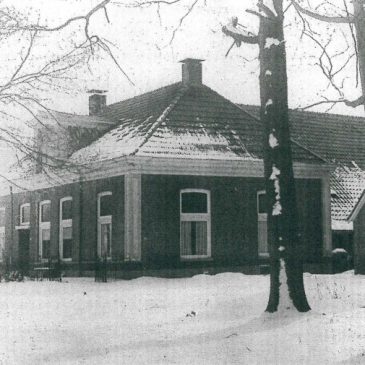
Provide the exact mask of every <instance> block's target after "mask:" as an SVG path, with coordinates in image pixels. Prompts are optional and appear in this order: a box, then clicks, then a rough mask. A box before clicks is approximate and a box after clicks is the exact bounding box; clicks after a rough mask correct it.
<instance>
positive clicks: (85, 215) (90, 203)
mask: <svg viewBox="0 0 365 365" xmlns="http://www.w3.org/2000/svg"><path fill="white" fill-rule="evenodd" d="M81 191H82V194H81ZM102 191H111V192H112V194H113V207H112V209H113V217H112V227H113V229H112V245H113V247H112V250H113V259H115V260H121V259H123V251H124V177H123V176H120V177H115V178H110V179H102V180H96V181H91V182H83V183H82V186H81V187H80V184H79V183H75V184H70V185H64V186H59V187H54V188H50V189H44V190H39V191H33V192H26V193H17V194H13V218H12V219H13V229H11V226H12V225H11V214H10V211H11V209H10V196H8V197H6V198H2V199H1V200H0V205H1V206H4V205H5V207H6V217H7V218H6V219H7V221H6V229H5V234H6V243H7V246H8V247H11V250H12V257H13V260H14V262H15V263H16V262H17V261H18V259H19V231H18V230H16V229H15V226H18V225H19V224H20V216H19V215H20V211H19V208H20V205H21V204H24V203H30V211H31V215H30V242H29V260H30V262H31V263H32V264H34V263H37V262H39V257H38V245H39V243H38V241H39V224H38V222H39V216H38V214H39V203H40V202H41V201H43V200H50V201H51V256H52V257H53V258H57V256H58V250H59V242H58V241H59V209H60V199H61V198H64V197H67V196H71V197H72V199H73V221H72V227H73V250H72V263H71V264H70V265H72V264H78V263H79V260H80V259H81V260H82V261H94V259H95V254H96V245H97V243H96V242H97V194H98V193H100V192H102ZM81 202H82V208H81V209H82V219H81V218H80V203H81ZM80 227H81V229H80ZM11 242H13V244H10V243H11ZM80 242H81V244H80ZM80 255H81V257H80Z"/></svg>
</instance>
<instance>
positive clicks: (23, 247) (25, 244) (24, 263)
mask: <svg viewBox="0 0 365 365" xmlns="http://www.w3.org/2000/svg"><path fill="white" fill-rule="evenodd" d="M18 232H19V271H20V272H21V273H22V274H23V275H27V274H28V271H29V229H20V230H19V231H18Z"/></svg>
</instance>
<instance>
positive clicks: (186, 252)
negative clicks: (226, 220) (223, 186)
mask: <svg viewBox="0 0 365 365" xmlns="http://www.w3.org/2000/svg"><path fill="white" fill-rule="evenodd" d="M180 256H181V258H185V259H189V258H206V257H210V256H211V243H210V193H209V191H207V190H199V189H184V190H181V192H180Z"/></svg>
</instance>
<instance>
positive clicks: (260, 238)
mask: <svg viewBox="0 0 365 365" xmlns="http://www.w3.org/2000/svg"><path fill="white" fill-rule="evenodd" d="M257 243H258V252H259V256H263V257H266V256H268V255H269V245H268V241H267V206H266V192H265V191H264V190H262V191H258V192H257Z"/></svg>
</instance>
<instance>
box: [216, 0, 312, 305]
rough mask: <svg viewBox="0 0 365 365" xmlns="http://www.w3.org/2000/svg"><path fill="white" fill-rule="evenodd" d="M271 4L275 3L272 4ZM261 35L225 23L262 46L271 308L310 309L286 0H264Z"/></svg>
mask: <svg viewBox="0 0 365 365" xmlns="http://www.w3.org/2000/svg"><path fill="white" fill-rule="evenodd" d="M269 3H271V4H270V5H271V6H270V5H269ZM248 12H249V13H251V14H254V15H256V16H257V17H258V18H259V22H260V26H259V31H258V34H257V35H256V34H254V33H252V32H249V31H248V30H247V28H246V27H245V26H244V25H242V24H240V23H238V19H237V18H234V19H233V20H232V22H231V24H229V25H227V26H225V27H223V29H222V30H223V32H224V33H225V34H226V35H228V36H230V37H231V38H233V42H234V43H233V44H232V46H233V45H234V44H235V45H237V46H241V44H242V43H249V44H257V45H258V46H259V59H260V99H261V112H260V118H261V121H262V123H263V129H264V145H263V150H264V169H265V185H266V196H267V209H268V217H269V219H268V223H269V229H268V241H269V251H270V270H271V273H270V274H271V275H270V278H271V285H270V297H269V302H268V305H267V308H266V311H268V312H276V311H281V310H286V309H288V308H290V307H293V306H294V307H295V308H296V309H297V310H298V311H300V312H306V311H308V310H310V307H309V304H308V302H307V298H306V295H305V290H304V284H303V268H302V257H303V248H302V244H301V242H300V240H301V238H300V234H299V231H298V212H297V204H296V192H295V183H294V174H293V163H292V153H291V141H290V132H289V118H288V91H287V70H286V53H285V39H284V29H283V22H284V13H285V10H284V9H283V0H272V1H264V0H259V2H258V11H256V10H248Z"/></svg>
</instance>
